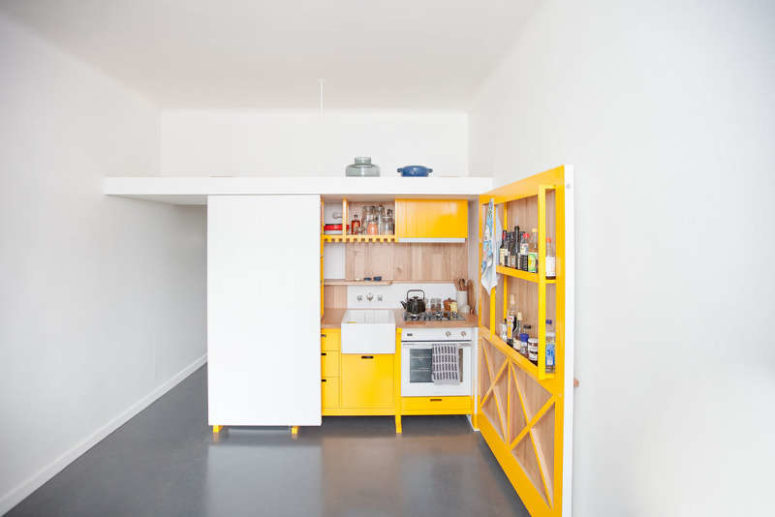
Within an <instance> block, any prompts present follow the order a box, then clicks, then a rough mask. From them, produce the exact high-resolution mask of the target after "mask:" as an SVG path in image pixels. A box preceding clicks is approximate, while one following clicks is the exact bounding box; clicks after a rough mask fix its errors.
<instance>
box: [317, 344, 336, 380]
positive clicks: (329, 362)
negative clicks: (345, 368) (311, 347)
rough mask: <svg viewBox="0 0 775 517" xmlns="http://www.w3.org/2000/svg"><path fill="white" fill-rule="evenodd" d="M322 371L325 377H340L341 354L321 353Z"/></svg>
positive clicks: (331, 351) (327, 351) (334, 352)
mask: <svg viewBox="0 0 775 517" xmlns="http://www.w3.org/2000/svg"><path fill="white" fill-rule="evenodd" d="M320 369H321V371H322V373H323V377H339V352H338V351H334V350H323V351H321V352H320Z"/></svg>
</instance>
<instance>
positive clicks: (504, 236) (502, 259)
mask: <svg viewBox="0 0 775 517" xmlns="http://www.w3.org/2000/svg"><path fill="white" fill-rule="evenodd" d="M508 253H509V248H508V232H507V231H506V230H503V233H501V247H500V249H499V250H498V264H500V265H501V266H507V265H508V264H507V263H506V261H507V259H508Z"/></svg>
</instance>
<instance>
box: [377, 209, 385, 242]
mask: <svg viewBox="0 0 775 517" xmlns="http://www.w3.org/2000/svg"><path fill="white" fill-rule="evenodd" d="M377 233H379V234H380V235H385V207H384V206H382V205H379V206H377Z"/></svg>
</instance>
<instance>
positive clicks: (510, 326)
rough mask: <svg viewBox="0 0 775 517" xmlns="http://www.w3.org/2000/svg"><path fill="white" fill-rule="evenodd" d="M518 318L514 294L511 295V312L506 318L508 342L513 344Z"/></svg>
mask: <svg viewBox="0 0 775 517" xmlns="http://www.w3.org/2000/svg"><path fill="white" fill-rule="evenodd" d="M516 318H517V301H516V298H514V295H513V294H510V295H509V312H508V316H507V318H506V342H507V343H508V344H512V341H513V338H514V322H515V321H516Z"/></svg>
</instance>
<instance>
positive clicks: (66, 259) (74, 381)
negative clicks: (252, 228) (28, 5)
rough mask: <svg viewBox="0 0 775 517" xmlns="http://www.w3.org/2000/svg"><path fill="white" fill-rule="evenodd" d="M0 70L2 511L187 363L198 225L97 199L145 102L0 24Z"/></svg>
mask: <svg viewBox="0 0 775 517" xmlns="http://www.w3.org/2000/svg"><path fill="white" fill-rule="evenodd" d="M0 70H2V76H1V77H0V113H2V116H1V117H0V286H2V287H1V288H0V422H2V426H3V432H2V434H1V435H0V514H2V513H4V512H5V511H7V510H8V509H9V508H10V507H11V506H13V505H14V504H15V503H17V502H18V501H19V500H20V499H21V498H23V497H24V496H26V495H27V494H28V493H29V492H31V491H32V490H34V489H35V488H37V487H38V486H39V485H40V484H41V483H43V482H44V481H46V480H47V479H48V478H49V477H50V476H52V475H53V474H55V473H56V472H57V471H58V470H60V469H61V468H63V467H64V466H66V465H67V463H69V462H70V461H72V460H73V459H74V458H75V457H77V456H78V455H79V454H80V453H81V452H83V451H84V450H85V449H86V448H88V447H89V446H90V445H91V444H93V443H94V441H95V440H98V439H100V438H101V437H102V436H104V435H105V434H106V433H107V432H109V431H111V430H112V429H114V428H115V427H116V426H117V425H120V424H121V423H122V422H123V421H124V420H125V419H126V418H128V417H130V416H132V414H134V412H135V411H137V410H139V409H141V408H142V407H144V405H145V404H147V403H149V402H151V401H152V400H153V399H154V398H155V397H156V396H158V395H159V394H160V393H162V392H163V391H164V389H165V388H167V387H169V386H170V385H171V384H174V382H176V381H177V380H179V379H180V378H181V377H182V376H183V375H185V373H186V372H187V371H188V370H185V369H186V368H189V367H195V366H196V365H197V364H201V363H202V359H203V356H204V353H205V285H204V282H205V243H204V238H205V237H204V236H205V231H204V228H205V214H204V211H202V210H201V209H197V208H178V207H172V206H169V205H164V204H156V203H149V202H143V201H134V200H127V199H119V198H107V197H105V196H103V195H102V193H101V180H102V178H103V176H106V175H121V174H125V175H128V174H134V175H136V174H142V173H149V172H151V171H154V172H155V171H157V170H158V163H159V156H158V155H159V153H158V138H159V131H158V116H159V113H158V110H157V109H156V108H154V107H153V106H152V105H150V104H149V103H148V102H146V101H145V100H143V99H142V98H140V97H138V96H136V95H135V94H134V93H132V92H131V91H129V90H127V89H125V88H124V87H122V86H121V85H119V84H117V83H115V82H114V81H113V80H111V79H108V78H107V77H106V76H104V75H102V74H101V73H99V72H97V71H95V70H93V69H91V68H89V67H87V66H86V65H84V64H82V63H81V62H79V61H78V60H76V59H74V58H71V57H70V56H68V55H66V54H63V53H61V52H60V51H58V50H57V49H55V48H53V47H52V46H50V45H49V44H47V43H45V42H43V41H41V40H39V39H37V37H35V36H32V35H30V34H29V33H27V32H26V31H24V30H23V29H21V28H19V27H18V26H16V25H14V24H13V23H12V22H10V21H9V20H8V19H7V18H5V17H2V16H0ZM189 369H190V368H189ZM181 371H183V373H182V374H181V375H178V374H180V373H181Z"/></svg>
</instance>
